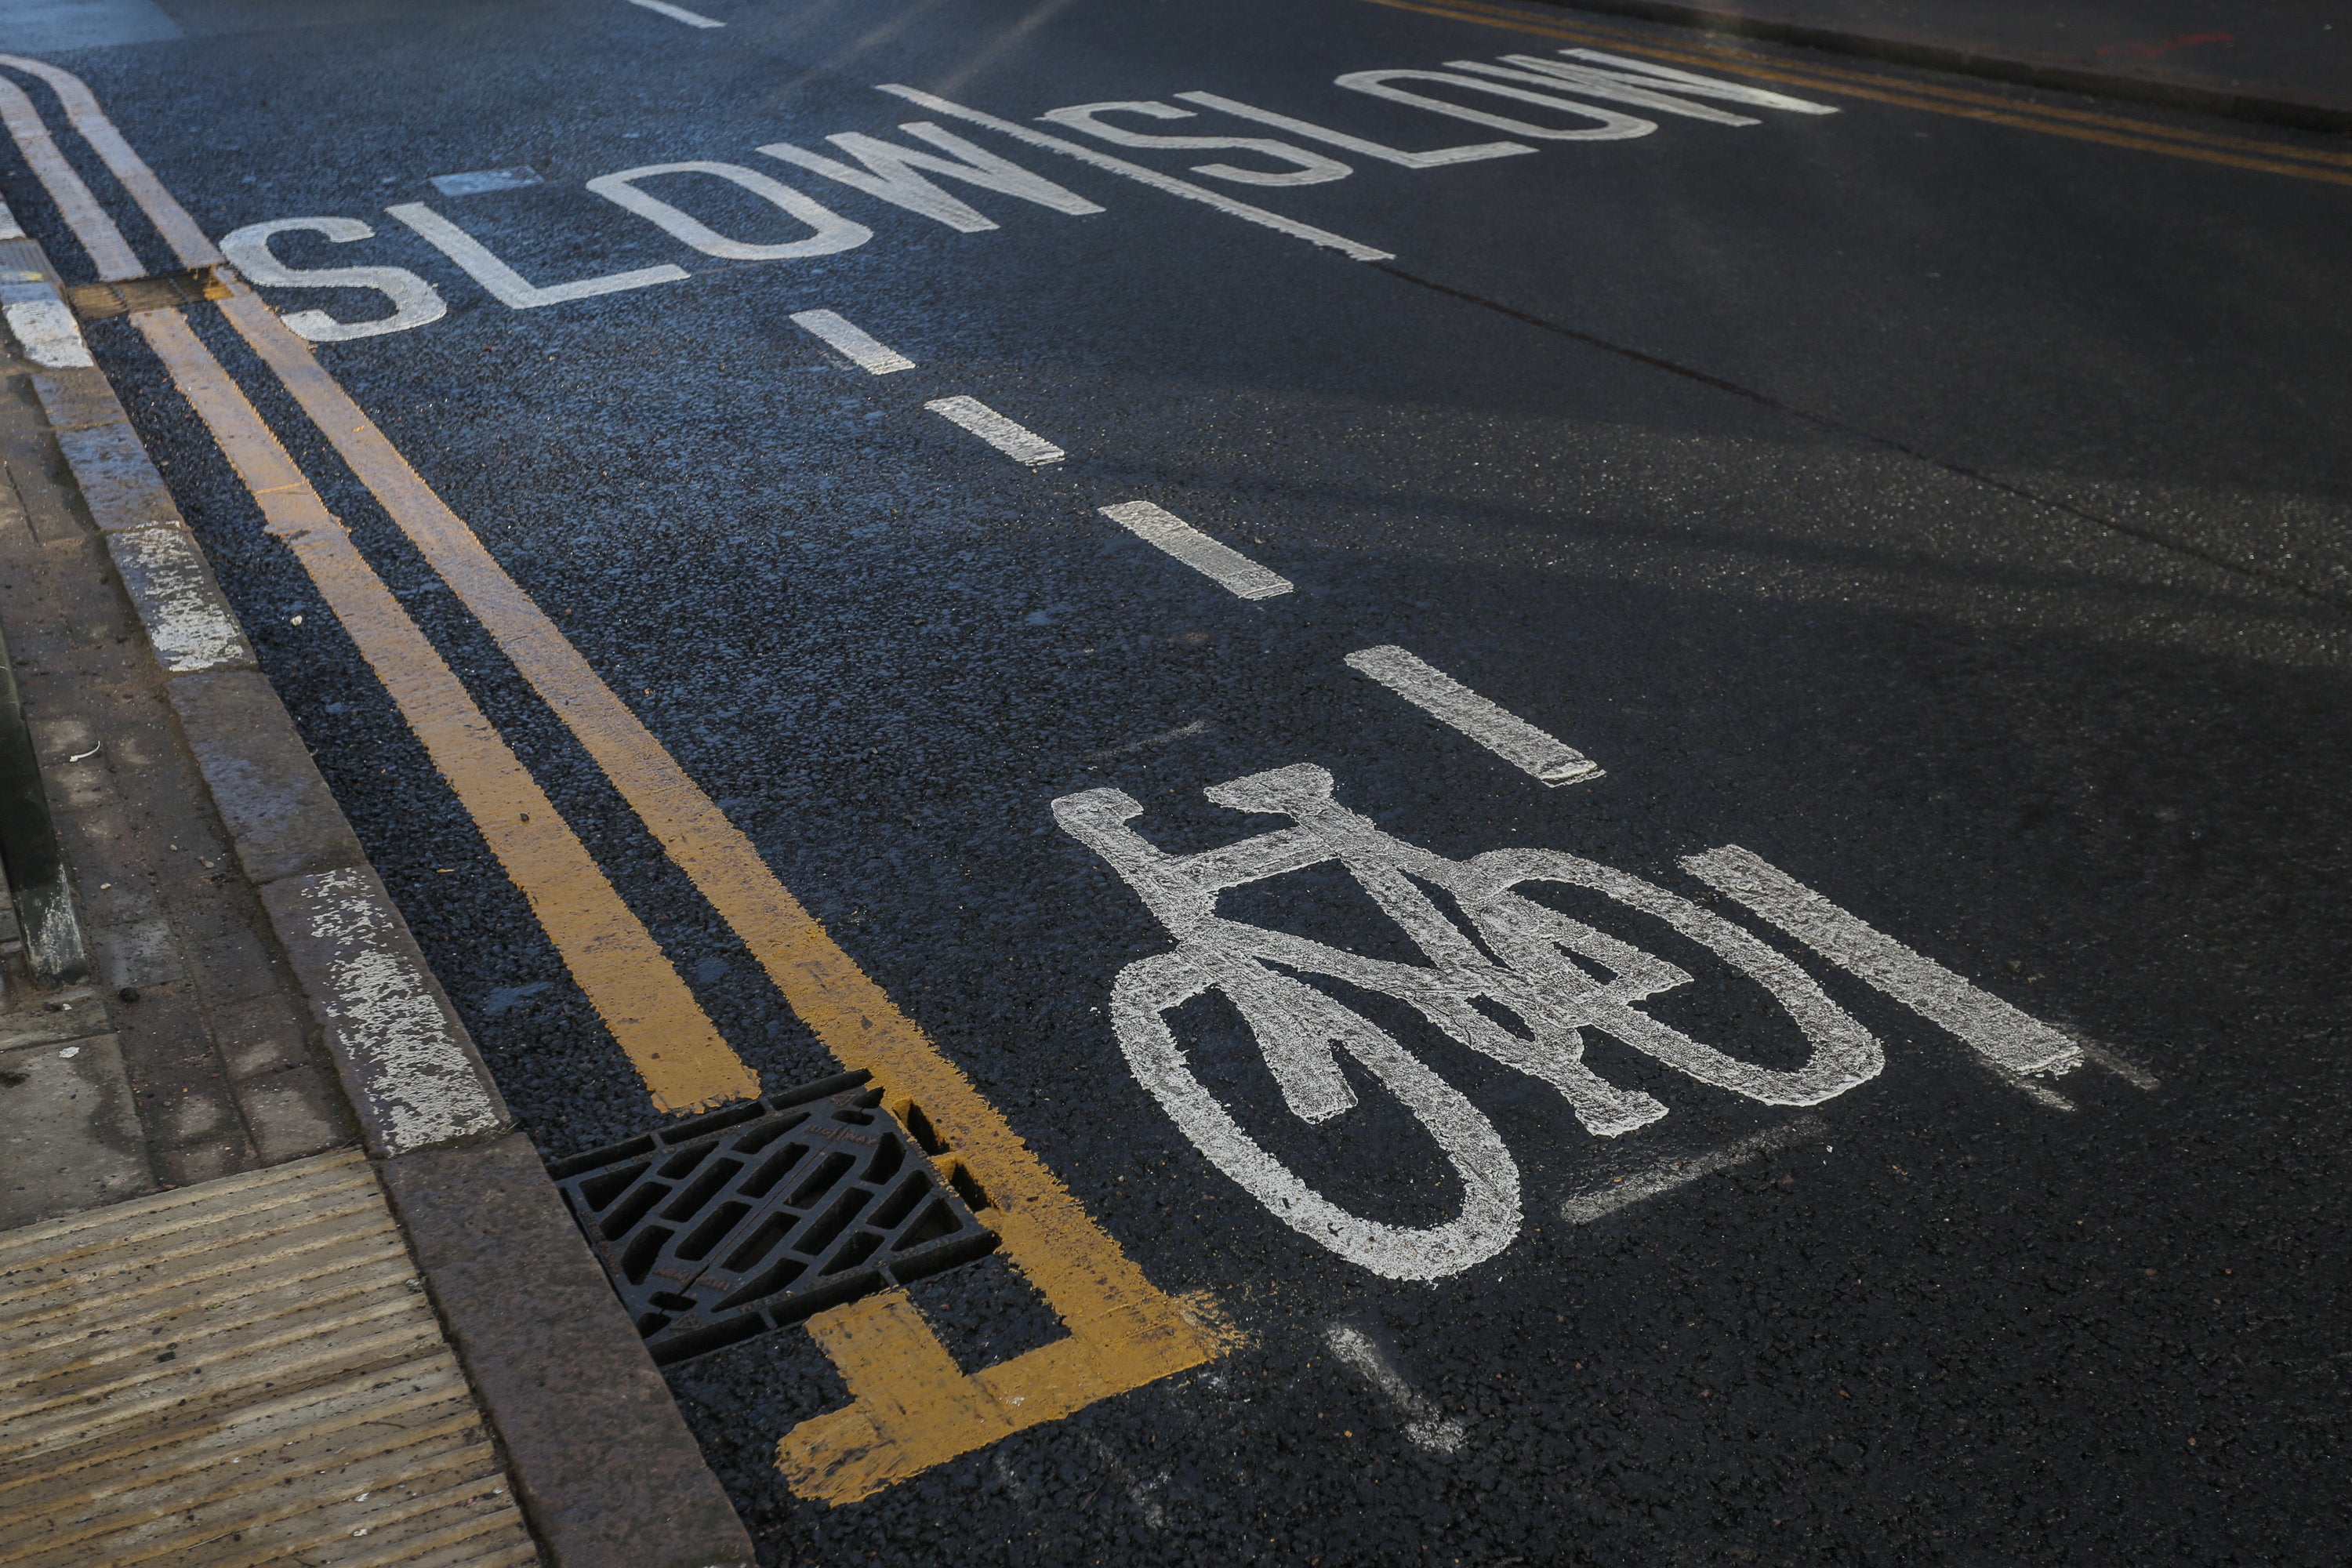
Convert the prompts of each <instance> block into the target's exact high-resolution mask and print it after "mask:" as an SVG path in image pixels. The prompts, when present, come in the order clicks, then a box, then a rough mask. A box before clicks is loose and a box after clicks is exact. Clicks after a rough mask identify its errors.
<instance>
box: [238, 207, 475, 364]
mask: <svg viewBox="0 0 2352 1568" xmlns="http://www.w3.org/2000/svg"><path fill="white" fill-rule="evenodd" d="M289 232H299V233H305V234H322V235H325V236H326V237H328V238H329V239H331V240H334V241H335V242H337V243H338V244H347V243H349V242H350V241H352V240H355V239H372V238H373V237H375V230H373V229H372V228H370V227H369V226H367V225H365V224H363V223H362V222H361V221H360V220H359V219H357V218H355V217H281V218H278V219H276V220H274V221H273V222H269V223H254V224H247V225H246V226H245V227H243V228H241V229H238V230H237V231H236V233H234V234H231V235H227V236H225V237H223V238H222V240H221V242H220V248H221V254H222V255H223V256H225V257H226V258H228V261H229V265H230V266H232V267H234V268H236V270H237V272H238V273H239V275H240V276H242V277H243V278H244V279H245V280H246V281H247V282H248V283H257V284H259V285H261V286H262V287H263V288H265V289H374V290H376V291H377V292H378V293H380V294H383V295H386V296H388V297H389V298H390V299H391V300H392V304H393V312H392V314H391V315H389V316H383V317H379V318H377V319H376V320H374V321H337V320H335V318H334V317H332V316H330V315H329V314H327V312H326V311H324V310H297V311H295V312H294V313H293V314H291V315H289V316H288V317H286V318H285V321H286V324H287V325H288V326H289V327H291V328H293V329H294V331H297V332H299V333H300V334H301V335H302V336H303V337H306V338H308V339H310V341H311V342H314V343H338V342H344V341H346V340H348V339H351V338H372V337H374V336H376V335H377V334H378V333H380V332H404V331H407V330H408V329H409V328H411V327H421V326H423V325H425V322H427V321H439V320H440V319H441V318H442V317H444V316H446V315H447V314H448V313H449V307H448V305H447V304H446V303H445V302H444V301H443V300H442V298H441V296H440V294H439V293H438V292H437V291H436V289H434V287H433V285H432V284H430V283H427V282H426V281H425V279H422V278H419V277H418V276H417V275H416V274H415V273H414V272H411V271H410V270H408V268H405V267H289V266H287V265H286V264H285V263H284V262H282V261H280V260H278V258H277V257H275V256H273V255H271V254H270V251H269V242H270V240H271V239H272V238H273V237H276V236H278V235H281V234H286V233H289Z"/></svg>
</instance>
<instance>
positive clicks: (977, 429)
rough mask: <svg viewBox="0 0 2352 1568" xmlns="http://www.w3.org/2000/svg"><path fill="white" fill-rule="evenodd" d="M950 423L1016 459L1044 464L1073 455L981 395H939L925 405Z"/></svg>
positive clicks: (1031, 463) (1034, 464)
mask: <svg viewBox="0 0 2352 1568" xmlns="http://www.w3.org/2000/svg"><path fill="white" fill-rule="evenodd" d="M923 406H924V407H926V408H928V409H929V410H930V411H931V412H932V413H934V414H936V415H938V416H940V418H942V419H945V420H947V421H949V422H950V424H955V425H961V426H963V427H964V428H965V429H967V430H969V431H971V433H972V434H973V435H975V436H977V437H980V438H981V439H982V440H983V441H985V442H987V443H988V444H989V445H990V446H992V447H995V448H996V449H997V450H998V451H1000V452H1002V453H1003V454H1004V455H1005V456H1006V457H1008V458H1012V459H1013V461H1014V462H1016V463H1026V464H1028V465H1029V467H1031V468H1044V467H1045V465H1046V464H1048V463H1058V462H1060V461H1061V460H1062V459H1063V458H1066V457H1068V456H1069V454H1068V453H1067V452H1065V451H1063V450H1062V449H1061V448H1060V447H1056V446H1055V445H1054V443H1052V442H1051V441H1048V440H1046V439H1045V437H1043V436H1040V435H1038V434H1037V432H1035V431H1034V430H1032V429H1030V428H1029V427H1028V426H1025V425H1016V424H1014V423H1013V421H1012V420H1010V419H1007V418H1006V417H1005V416H1003V415H1002V414H999V413H998V412H997V411H996V410H995V409H993V408H991V407H990V406H989V405H987V404H985V403H982V401H981V400H980V399H979V398H977V397H935V398H933V399H931V401H930V402H929V403H926V404H924V405H923Z"/></svg>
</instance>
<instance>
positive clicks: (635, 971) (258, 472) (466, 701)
mask: <svg viewBox="0 0 2352 1568" xmlns="http://www.w3.org/2000/svg"><path fill="white" fill-rule="evenodd" d="M132 319H133V320H134V321H136V322H137V324H138V327H139V330H140V331H141V333H142V334H143V335H144V336H145V338H146V339H147V342H148V344H149V346H150V347H152V349H153V350H154V351H155V353H156V356H157V357H158V358H160V359H161V360H162V361H163V364H164V366H165V368H166V369H168V370H169V371H170V372H171V373H172V379H173V382H175V383H176V384H178V386H179V388H180V390H181V392H182V393H183V394H184V395H186V397H187V399H188V402H189V404H190V405H192V406H193V407H194V409H195V411H196V414H197V416H198V417H199V418H201V419H203V421H204V422H205V427H206V428H207V429H209V430H210V431H211V432H212V434H213V439H214V440H215V441H216V442H218V443H219V445H220V448H221V451H222V453H223V454H224V455H226V457H227V458H228V460H229V464H230V466H231V467H232V468H235V469H236V474H237V478H238V479H242V480H244V481H245V486H246V489H248V490H250V491H252V493H253V499H254V501H255V503H256V504H257V505H258V506H259V507H260V508H261V512H262V516H263V518H264V520H265V521H266V522H267V524H268V531H269V532H270V533H271V534H272V535H274V536H275V537H277V538H278V539H282V540H284V541H285V542H286V543H287V544H288V546H289V547H290V548H291V549H292V550H293V552H294V554H295V558H296V559H297V560H299V561H300V562H301V563H302V567H303V570H304V571H306V572H308V573H309V574H310V581H311V582H312V583H313V584H315V585H316V586H317V587H318V590H319V594H320V597H321V598H323V599H324V600H325V601H326V603H327V607H328V608H329V609H330V610H331V611H332V612H333V613H334V616H335V618H336V619H337V620H339V621H341V623H342V626H343V629H344V630H345V631H346V632H348V633H349V634H350V636H351V638H352V642H353V643H354V644H355V645H357V647H358V648H359V650H360V655H361V657H362V658H365V659H366V660H367V661H368V665H369V667H370V668H373V670H374V671H375V673H376V677H377V679H380V680H382V681H383V686H384V689H385V690H386V691H388V692H390V693H391V695H392V700H393V701H394V704H395V705H397V706H398V708H399V709H400V713H401V717H402V718H404V719H405V720H406V721H408V727H409V728H410V729H411V730H413V731H415V734H416V738H417V739H418V740H419V741H420V742H424V745H425V752H426V754H428V755H429V756H431V758H432V759H433V765H434V766H435V767H436V768H438V769H439V770H440V772H441V776H442V777H443V778H445V779H446V780H447V781H448V783H449V787H450V788H451V789H452V790H454V791H456V792H457V799H458V802H459V804H461V805H463V806H464V807H465V808H466V813H467V816H471V817H472V818H473V819H474V823H475V826H478V828H480V830H481V834H482V837H483V839H484V841H485V842H487V843H488V845H489V847H490V852H491V853H492V854H494V855H496V856H497V857H498V858H499V865H500V866H502V867H503V868H505V869H506V873H507V875H508V876H509V877H510V878H512V879H513V880H514V884H515V886H516V887H517V888H520V889H521V890H522V894H523V897H524V898H525V899H526V900H529V901H530V908H531V913H532V914H533V915H535V916H536V917H537V918H538V920H539V922H540V924H541V926H542V927H544V928H545V929H546V931H547V935H548V940H549V941H550V942H552V943H554V945H555V950H556V952H558V953H560V954H561V955H562V959H563V962H564V964H565V966H566V967H568V968H569V969H570V970H571V971H572V978H573V979H575V980H577V981H578V982H579V983H580V988H581V989H582V990H583V991H584V992H585V993H587V995H588V1000H589V1003H590V1005H593V1007H594V1008H595V1009H596V1015H597V1016H598V1017H600V1018H602V1019H603V1020H604V1024H605V1026H606V1027H607V1028H609V1029H611V1030H612V1031H613V1037H614V1040H616V1041H618V1042H619V1044H620V1047H621V1049H622V1051H623V1052H624V1053H625V1054H626V1055H627V1057H628V1058H629V1061H630V1063H631V1064H632V1065H633V1066H635V1068H636V1069H637V1072H638V1073H639V1075H640V1076H642V1077H643V1078H644V1079H645V1081H646V1089H648V1090H649V1091H650V1092H651V1093H652V1095H653V1100H654V1104H655V1105H656V1107H658V1108H659V1109H661V1110H696V1109H699V1108H702V1107H706V1106H711V1105H716V1104H719V1103H721V1102H723V1101H726V1100H741V1099H745V1098H748V1097H750V1096H751V1095H755V1094H757V1093H759V1092H760V1081H759V1079H758V1078H757V1077H756V1076H755V1075H754V1074H753V1073H752V1071H751V1068H749V1067H747V1066H745V1065H744V1063H743V1060H742V1058H740V1057H738V1056H737V1055H736V1054H735V1053H734V1051H733V1050H732V1049H730V1047H728V1044H727V1042H726V1041H725V1040H723V1039H721V1038H719V1031H718V1030H717V1029H716V1028H714V1027H712V1026H711V1022H710V1019H709V1016H708V1015H706V1014H705V1013H704V1012H703V1010H702V1008H701V1005H699V1004H698V1003H697V1002H696V1001H695V999H694V994H693V993H692V992H690V991H688V989H687V987H686V984H685V983H684V982H683V981H681V980H680V979H679V978H678V975H677V970H676V969H674V968H673V967H671V965H670V962H669V960H668V958H667V956H666V955H665V954H664V953H663V952H662V951H661V948H660V946H659V945H658V944H657V943H656V942H655V941H654V939H653V936H652V934H651V933H650V932H648V931H646V928H645V924H644V922H643V921H639V920H638V919H637V918H636V916H635V915H634V914H632V913H631V912H630V911H629V909H628V907H627V906H626V905H625V904H624V903H622V901H621V898H620V895H619V894H618V893H616V892H614V890H613V884H612V883H611V881H610V880H608V879H606V878H605V876H604V872H603V870H601V869H600V868H598V867H597V865H596V862H595V861H594V859H593V858H591V857H590V855H589V853H588V850H587V847H586V846H584V845H583V844H582V843H581V842H580V839H579V837H578V835H576V834H574V833H573V832H572V828H571V826H570V825H569V824H567V823H566V822H565V821H564V820H563V818H562V816H561V815H560V814H559V813H558V812H557V811H556V809H555V805H554V803H553V802H551V801H550V800H549V799H548V798H547V796H546V795H545V794H544V793H543V792H542V791H541V789H540V787H539V784H537V782H536V781H534V780H533V779H532V778H531V776H530V773H529V772H528V771H527V770H526V769H525V768H524V767H523V765H522V763H521V761H520V759H519V758H517V757H516V756H515V754H514V752H513V750H512V748H510V747H509V746H508V745H507V743H506V742H505V740H504V739H503V738H501V737H500V736H499V732H498V731H496V730H495V729H494V728H492V727H491V724H490V721H489V720H488V717H486V716H485V715H484V714H483V712H482V710H481V709H480V708H478V706H476V705H475V702H474V700H473V698H472V697H471V696H470V695H469V694H467V690H466V688H465V686H464V685H463V683H461V682H460V681H459V680H458V679H457V676H456V675H455V674H454V673H453V672H452V671H451V670H450V668H449V666H448V665H447V663H446V662H445V661H444V660H443V659H442V658H441V656H440V654H439V653H438V652H437V651H436V649H435V648H434V647H433V645H432V644H431V643H430V642H429V641H427V640H426V638H425V634H424V633H423V632H422V631H420V630H418V629H417V626H416V623H415V621H414V620H412V619H410V618H409V615H408V612H407V611H405V610H404V609H403V608H401V605H400V602H399V601H398V600H397V599H394V597H393V595H392V591H391V590H390V589H389V588H387V587H385V586H384V584H383V578H381V577H379V576H377V575H376V574H375V571H374V569H373V567H371V566H370V565H369V564H368V563H367V562H366V561H365V560H364V559H363V558H362V556H361V554H360V552H359V551H358V550H357V549H355V548H354V547H353V546H352V539H351V534H350V533H349V531H346V530H345V529H344V527H343V525H342V523H341V521H338V520H337V519H336V518H335V517H334V515H333V514H332V513H331V512H329V511H328V510H327V507H326V503H325V502H324V501H322V500H320V498H319V492H318V491H317V490H316V489H312V488H311V485H310V480H309V479H307V478H305V477H304V476H303V474H302V471H301V469H300V468H298V467H296V466H295V463H294V460H293V458H290V457H289V456H288V455H287V452H286V448H285V447H283V446H282V445H280V444H279V442H278V437H277V436H276V435H275V434H274V433H273V432H272V431H271V430H270V429H269V427H268V426H267V425H265V424H264V423H263V422H262V418H261V416H260V415H259V414H258V413H257V412H256V411H255V409H254V406H253V405H252V403H250V402H249V401H247V398H246V395H245V394H244V392H243V391H241V390H240V389H239V388H238V387H237V385H236V382H234V381H232V380H231V379H230V378H229V374H228V373H227V372H226V371H225V370H223V369H222V368H221V364H220V362H219V361H218V360H217V359H215V358H214V357H213V353H212V351H211V350H210V349H208V348H206V347H205V344H204V342H203V341H202V340H201V339H199V338H198V337H197V336H196V334H195V333H194V331H190V330H189V327H188V324H187V322H186V321H184V320H183V319H182V317H181V315H180V313H179V312H178V311H177V310H151V311H146V312H143V313H142V314H140V315H138V316H136V317H134V318H132Z"/></svg>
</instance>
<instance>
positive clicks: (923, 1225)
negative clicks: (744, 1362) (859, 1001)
mask: <svg viewBox="0 0 2352 1568" xmlns="http://www.w3.org/2000/svg"><path fill="white" fill-rule="evenodd" d="M870 1076H871V1075H869V1074H866V1073H863V1072H853V1073H844V1074H842V1075H841V1076H839V1077H837V1078H829V1079H823V1080H821V1081H819V1082H816V1083H812V1084H806V1085H803V1087H801V1088H799V1089H789V1090H786V1091H784V1092H782V1093H780V1094H772V1095H769V1096H767V1097H766V1098H764V1099H761V1100H751V1101H750V1102H748V1103H746V1104H742V1105H730V1106H729V1107H727V1108H726V1109H725V1110H715V1111H712V1112H711V1113H709V1115H707V1116H698V1117H695V1118H693V1119H691V1120H689V1121H682V1122H680V1123H678V1124H677V1126H675V1127H668V1128H665V1129H663V1130H662V1131H659V1132H653V1133H648V1134H646V1136H644V1137H641V1138H632V1139H630V1140H629V1141H628V1142H624V1143H615V1144H613V1145H611V1146H610V1147H608V1148H604V1149H592V1150H590V1151H589V1152H586V1153H584V1154H575V1155H573V1156H572V1158H570V1159H568V1160H560V1161H558V1162H556V1163H554V1164H553V1165H551V1166H550V1167H549V1168H548V1174H549V1175H551V1176H552V1177H553V1178H554V1179H555V1184H556V1185H557V1186H558V1187H559V1188H561V1189H562V1193H563V1196H564V1201H566V1202H567V1203H569V1204H570V1205H572V1217H573V1218H575V1219H577V1220H578V1221H579V1222H580V1229H581V1231H582V1233H583V1234H584V1235H585V1236H586V1237H587V1238H588V1245H589V1246H590V1247H593V1248H594V1249H595V1253H596V1257H597V1260H598V1261H600V1262H601V1263H603V1264H604V1273H605V1274H606V1276H607V1277H608V1278H610V1279H611V1280H612V1282H613V1289H614V1290H616V1291H618V1292H619V1293H620V1297H621V1300H622V1302H623V1303H624V1304H625V1306H626V1307H627V1308H628V1310H629V1316H630V1317H631V1318H632V1319H633V1320H634V1321H635V1323H636V1325H637V1331H638V1332H639V1333H640V1334H642V1335H644V1336H645V1341H646V1349H647V1350H649V1351H651V1352H653V1358H654V1360H655V1361H656V1362H657V1363H661V1364H663V1365H667V1364H669V1363H673V1362H680V1361H684V1360H686V1359H687V1358H688V1357H689V1356H698V1355H702V1354H704V1353H706V1352H710V1351H715V1350H719V1349H721V1348H723V1347H725V1346H728V1345H731V1344H734V1343H736V1342H739V1341H742V1340H747V1339H750V1338H751V1337H752V1336H753V1335H755V1334H760V1333H764V1332H766V1331H769V1330H772V1329H781V1328H783V1327H786V1326H787V1325H790V1324H793V1323H797V1322H799V1321H802V1320H803V1319H804V1318H807V1317H808V1316H810V1315H811V1314H812V1313H815V1312H819V1311H822V1310H824V1309H825V1308H827V1307H837V1306H840V1305H841V1304H842V1303H843V1302H845V1301H854V1300H857V1299H858V1298H859V1297H861V1296H868V1295H871V1294H873V1293H874V1292H875V1291H877V1290H881V1289H887V1288H888V1287H890V1286H893V1285H908V1284H911V1283H913V1282H914V1281H915V1280H917V1279H923V1278H924V1277H926V1276H928V1275H931V1274H936V1273H938V1272H940V1270H941V1269H943V1268H954V1267H955V1266H956V1265H957V1264H959V1263H967V1262H970V1261H971V1259H973V1258H979V1257H981V1256H982V1255H983V1254H985V1253H987V1252H989V1251H991V1250H992V1249H993V1248H994V1247H995V1246H996V1233H995V1232H994V1231H992V1230H991V1229H989V1228H988V1227H987V1226H984V1225H982V1224H981V1223H980V1221H979V1220H977V1219H975V1218H974V1217H973V1216H972V1211H973V1209H975V1208H984V1207H986V1206H987V1204H988V1199H987V1195H986V1194H984V1193H983V1192H982V1190H981V1187H980V1184H978V1183H976V1182H974V1181H972V1180H971V1177H970V1175H969V1174H968V1173H965V1171H964V1170H963V1168H962V1165H961V1163H957V1164H956V1166H955V1168H954V1171H953V1174H952V1175H951V1176H942V1175H941V1173H940V1170H939V1168H938V1167H937V1166H935V1165H933V1164H932V1163H931V1161H930V1158H929V1155H930V1153H931V1152H944V1146H943V1145H941V1144H940V1141H939V1139H938V1137H937V1136H936V1134H932V1133H931V1131H930V1124H929V1121H925V1120H923V1118H922V1112H921V1110H919V1109H914V1108H910V1110H909V1113H908V1120H909V1121H913V1122H915V1123H916V1125H917V1126H918V1127H919V1129H920V1135H918V1134H915V1133H909V1132H908V1130H907V1129H906V1128H905V1127H902V1126H900V1125H899V1123H898V1121H897V1120H896V1119H895V1118H893V1117H892V1116H891V1115H890V1113H889V1112H888V1111H887V1110H883V1109H882V1091H881V1090H880V1089H873V1088H870V1087H868V1082H867V1080H868V1079H869V1077H870Z"/></svg>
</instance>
